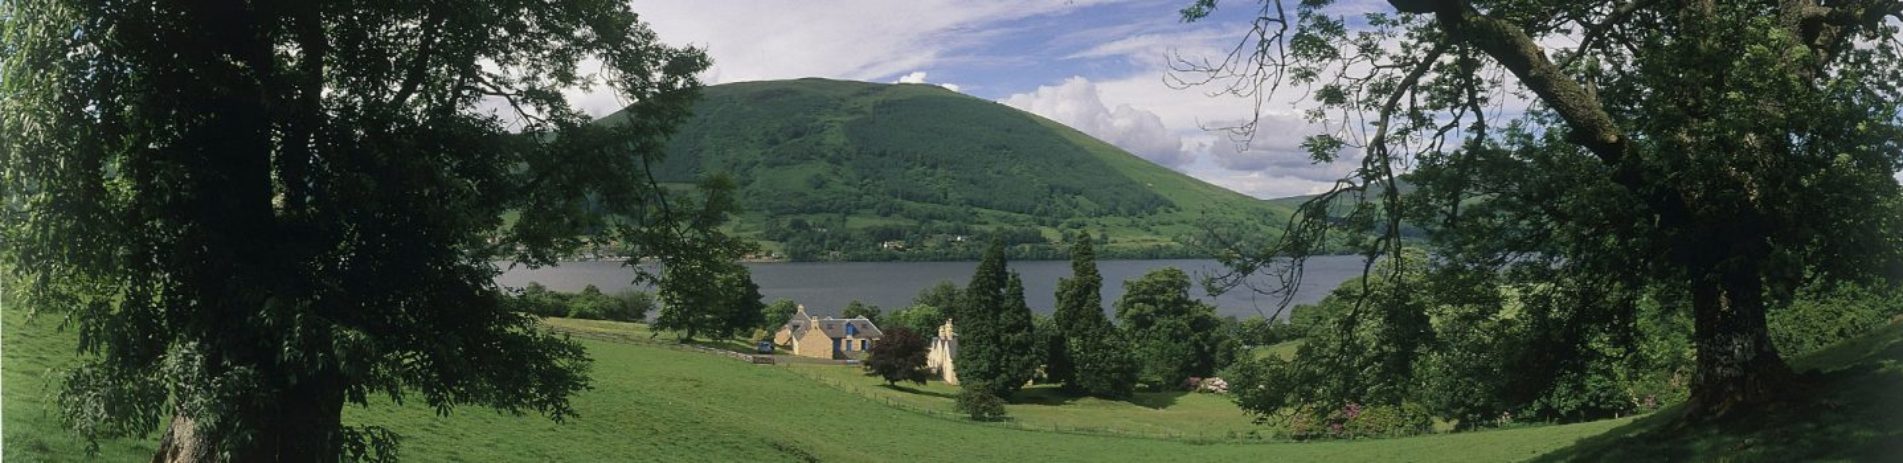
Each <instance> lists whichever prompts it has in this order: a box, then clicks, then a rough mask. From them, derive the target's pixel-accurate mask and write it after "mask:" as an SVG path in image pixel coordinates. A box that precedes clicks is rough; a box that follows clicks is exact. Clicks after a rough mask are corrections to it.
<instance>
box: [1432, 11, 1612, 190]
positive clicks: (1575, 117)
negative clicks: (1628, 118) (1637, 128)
mask: <svg viewBox="0 0 1903 463" xmlns="http://www.w3.org/2000/svg"><path fill="white" fill-rule="evenodd" d="M1436 3H1437V8H1435V11H1434V15H1435V17H1436V18H1437V19H1439V20H1440V22H1441V28H1442V29H1443V30H1445V31H1446V32H1447V35H1448V36H1449V37H1452V38H1454V39H1455V40H1462V41H1465V42H1467V43H1469V44H1471V45H1473V46H1475V47H1477V48H1479V49H1480V50H1481V51H1483V52H1486V53H1487V55H1488V56H1492V57H1493V59H1494V61H1497V62H1499V63H1500V65H1501V66H1503V67H1505V68H1507V71H1509V72H1512V73H1513V75H1514V76H1515V77H1518V78H1519V79H1520V82H1521V83H1523V84H1525V85H1526V86H1527V88H1528V89H1531V90H1533V93H1534V94H1536V95H1539V97H1540V101H1541V102H1544V103H1546V105H1547V106H1549V107H1551V108H1553V111H1554V112H1555V113H1558V114H1559V117H1560V119H1562V120H1565V121H1566V125H1567V127H1569V128H1571V129H1572V134H1571V135H1572V141H1573V142H1574V143H1578V144H1579V145H1580V146H1583V147H1585V148H1586V149H1587V150H1589V151H1592V153H1593V154H1594V155H1595V156H1598V157H1599V159H1600V160H1601V161H1603V162H1605V163H1606V164H1607V165H1612V166H1617V165H1618V164H1619V163H1620V162H1621V161H1622V160H1623V159H1624V158H1625V155H1626V150H1627V149H1628V148H1629V147H1628V141H1627V140H1626V137H1625V133H1624V132H1623V131H1621V130H1620V129H1619V126H1618V125H1617V124H1615V123H1614V122H1613V121H1612V116H1611V115H1610V114H1608V113H1606V110H1605V107H1604V106H1603V105H1602V104H1601V103H1600V102H1599V99H1598V98H1596V97H1594V96H1593V95H1592V94H1591V93H1589V92H1587V91H1586V89H1585V87H1584V86H1582V85H1580V84H1579V82H1577V81H1574V80H1573V79H1572V78H1571V77H1568V76H1566V74H1565V72H1564V71H1563V70H1562V69H1561V68H1560V67H1559V66H1557V65H1555V64H1553V62H1552V60H1549V59H1547V58H1546V52H1545V51H1544V50H1541V49H1540V46H1539V45H1538V44H1537V43H1534V42H1533V38H1532V37H1529V36H1527V35H1526V31H1522V30H1520V28H1519V27H1516V26H1514V25H1513V24H1512V23H1510V22H1507V21H1505V20H1501V19H1498V18H1493V17H1489V16H1487V15H1484V14H1481V13H1480V12H1478V11H1475V10H1474V9H1473V8H1472V7H1471V6H1468V5H1466V4H1465V3H1464V2H1460V1H1454V0H1441V1H1439V2H1436ZM1397 7H1398V5H1397Z"/></svg>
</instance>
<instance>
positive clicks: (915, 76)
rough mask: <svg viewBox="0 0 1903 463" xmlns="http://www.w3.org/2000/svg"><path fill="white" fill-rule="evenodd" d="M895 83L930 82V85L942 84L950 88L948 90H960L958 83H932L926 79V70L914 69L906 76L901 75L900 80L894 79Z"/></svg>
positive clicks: (941, 85)
mask: <svg viewBox="0 0 1903 463" xmlns="http://www.w3.org/2000/svg"><path fill="white" fill-rule="evenodd" d="M893 83H896V84H929V85H937V86H940V87H945V88H946V89H948V90H951V91H954V92H956V91H958V84H946V83H931V82H927V81H926V80H925V71H912V73H911V74H906V75H904V76H900V77H899V80H897V81H893Z"/></svg>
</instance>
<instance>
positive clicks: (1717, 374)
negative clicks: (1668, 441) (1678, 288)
mask: <svg viewBox="0 0 1903 463" xmlns="http://www.w3.org/2000/svg"><path fill="white" fill-rule="evenodd" d="M1692 310H1693V312H1694V316H1695V317H1696V326H1695V328H1694V330H1695V331H1694V333H1693V336H1694V342H1695V344H1696V346H1697V349H1698V371H1697V374H1696V376H1695V377H1694V379H1693V382H1692V394H1691V403H1690V404H1688V405H1689V406H1688V407H1687V414H1686V416H1688V417H1691V418H1694V419H1708V418H1718V417H1722V416H1724V415H1726V414H1728V413H1729V412H1731V411H1733V410H1735V409H1737V408H1738V407H1739V406H1744V405H1754V404H1759V403H1763V402H1766V401H1769V400H1772V399H1775V398H1777V395H1778V393H1780V392H1783V391H1784V390H1785V389H1786V388H1788V387H1789V386H1790V385H1791V384H1792V383H1793V375H1792V374H1791V369H1790V367H1789V366H1787V365H1785V363H1784V359H1783V358H1782V357H1779V356H1778V354H1777V349H1776V347H1775V346H1772V345H1771V335H1770V331H1769V329H1768V326H1767V325H1766V324H1765V306H1764V283H1763V279H1762V277H1760V276H1759V275H1758V273H1757V272H1756V271H1755V270H1754V269H1737V268H1733V269H1730V270H1726V271H1723V272H1720V274H1719V275H1712V276H1705V277H1694V280H1693V281H1692Z"/></svg>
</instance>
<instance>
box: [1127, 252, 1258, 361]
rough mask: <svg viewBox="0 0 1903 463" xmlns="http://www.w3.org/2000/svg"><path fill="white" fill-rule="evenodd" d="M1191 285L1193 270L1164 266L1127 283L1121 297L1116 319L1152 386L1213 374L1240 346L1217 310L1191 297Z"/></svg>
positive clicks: (1230, 359) (1234, 357)
mask: <svg viewBox="0 0 1903 463" xmlns="http://www.w3.org/2000/svg"><path fill="white" fill-rule="evenodd" d="M1189 285H1190V283H1189V274H1187V273H1184V272H1183V271H1182V270H1181V269H1177V268H1175V267H1166V268H1162V269H1157V270H1153V271H1150V273H1147V274H1144V275H1143V277H1141V278H1138V279H1136V280H1131V281H1126V282H1124V293H1123V297H1122V298H1120V299H1118V300H1117V304H1116V308H1117V318H1118V319H1119V320H1121V321H1122V323H1121V327H1122V329H1123V331H1124V333H1125V335H1126V336H1127V338H1126V339H1129V340H1130V342H1131V344H1133V345H1134V346H1135V352H1134V355H1135V357H1136V359H1137V362H1138V364H1139V365H1141V367H1140V371H1141V373H1140V375H1139V376H1140V378H1141V382H1142V383H1144V384H1146V385H1149V386H1150V387H1152V388H1171V387H1176V386H1177V385H1180V384H1182V383H1183V381H1184V380H1187V379H1189V377H1191V376H1198V377H1205V376H1211V375H1214V374H1215V372H1216V371H1217V370H1220V369H1222V368H1224V367H1226V366H1228V365H1229V363H1230V362H1233V361H1234V360H1235V359H1236V357H1237V355H1238V353H1239V352H1240V350H1241V345H1240V344H1239V343H1237V341H1236V340H1235V339H1234V338H1231V337H1230V336H1229V334H1230V333H1229V331H1228V330H1225V329H1223V321H1222V319H1220V318H1217V317H1216V309H1215V308H1214V307H1211V306H1210V305H1209V304H1205V303H1203V302H1201V301H1197V300H1195V299H1192V298H1190V296H1189Z"/></svg>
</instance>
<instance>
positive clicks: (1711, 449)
mask: <svg viewBox="0 0 1903 463" xmlns="http://www.w3.org/2000/svg"><path fill="white" fill-rule="evenodd" d="M4 319H5V320H4V321H5V325H4V329H5V331H4V334H3V336H4V354H5V359H4V364H0V368H3V369H4V375H5V377H4V387H5V391H6V393H5V416H4V420H5V423H4V428H5V442H4V444H5V445H4V447H5V455H4V456H5V459H6V461H85V460H87V458H86V456H85V454H84V452H83V450H84V443H83V442H82V441H81V440H79V439H78V438H77V437H74V436H73V435H71V434H69V433H67V432H66V431H64V430H62V429H61V428H59V427H58V424H57V420H56V419H55V415H54V414H53V412H52V410H51V408H50V402H51V394H52V392H53V391H52V390H51V389H49V387H48V385H49V384H50V382H49V379H51V378H52V376H49V375H50V374H51V373H53V372H55V371H57V370H58V369H60V368H62V367H65V366H67V365H71V364H72V363H73V360H74V358H75V357H74V356H73V355H72V354H71V349H72V346H73V341H74V338H73V335H72V334H71V333H70V332H68V331H61V330H59V329H58V320H56V319H54V318H52V317H41V318H37V319H33V320H28V319H27V317H26V315H25V314H23V313H22V312H21V311H18V310H9V311H7V312H6V313H5V315H4ZM549 325H550V326H551V327H553V328H556V329H561V330H563V331H567V332H571V333H575V336H576V338H577V339H579V340H580V342H582V343H583V345H584V346H586V347H587V349H588V350H589V353H590V354H591V355H592V356H593V358H594V360H595V363H594V368H593V377H594V383H593V388H592V389H590V390H588V391H586V392H583V393H581V394H579V395H577V396H576V397H575V398H574V400H575V408H576V409H577V410H579V411H580V412H581V415H580V416H577V417H573V418H571V419H569V420H567V421H566V422H563V423H555V422H552V421H550V420H548V419H546V418H543V417H540V416H533V415H527V416H516V415H509V414H502V413H497V412H494V411H491V410H487V409H481V408H461V409H456V410H454V411H453V412H451V413H449V414H447V415H438V414H437V413H435V412H434V411H432V410H431V409H429V408H428V407H426V406H424V405H423V404H420V403H415V402H410V403H405V404H391V403H387V402H384V401H376V402H374V403H373V406H372V407H368V408H363V407H348V408H346V410H345V417H344V418H345V421H346V422H347V423H350V424H355V425H377V426H385V427H389V428H391V429H394V430H396V431H398V432H399V433H400V434H402V436H403V440H402V449H401V452H402V453H401V456H402V457H403V458H404V459H405V460H407V461H1106V460H1117V461H1190V460H1195V459H1205V458H1213V459H1221V460H1238V459H1247V460H1258V461H1260V460H1295V461H1315V460H1329V461H1341V460H1352V461H1515V460H1528V459H1536V458H1546V459H1567V458H1581V459H1587V460H1602V459H1639V460H1644V459H1646V458H1639V457H1641V456H1646V455H1656V456H1653V457H1652V458H1654V459H1668V460H1679V459H1683V457H1688V456H1690V455H1698V456H1699V457H1701V458H1706V457H1709V458H1715V459H1724V458H1728V457H1742V458H1744V459H1751V460H1756V459H1778V460H1783V459H1791V458H1809V457H1820V456H1821V457H1837V458H1853V459H1862V458H1866V457H1871V456H1877V455H1885V453H1883V452H1886V451H1894V450H1898V447H1897V442H1899V440H1900V438H1903V433H1899V430H1903V425H1900V423H1899V418H1897V417H1895V413H1893V412H1894V411H1895V410H1899V409H1903V408H1898V407H1896V405H1897V404H1898V401H1897V400H1896V397H1895V396H1896V395H1897V394H1896V393H1895V391H1898V390H1903V366H1899V360H1900V359H1903V342H1899V340H1903V327H1898V326H1896V325H1894V324H1892V326H1889V327H1887V328H1885V329H1883V330H1880V331H1879V332H1878V333H1875V334H1873V335H1871V336H1866V337H1863V338H1859V339H1857V340H1855V341H1853V342H1851V343H1846V344H1844V345H1840V346H1838V347H1837V348H1833V349H1831V350H1827V351H1825V352H1822V353H1820V354H1818V355H1815V356H1812V357H1809V358H1806V359H1804V360H1803V361H1802V362H1801V363H1799V365H1801V366H1808V367H1811V368H1820V369H1822V371H1824V373H1818V374H1819V375H1822V376H1823V377H1826V378H1828V379H1829V380H1828V381H1824V382H1821V383H1820V386H1819V387H1821V388H1824V390H1820V391H1819V392H1818V393H1817V394H1814V395H1813V396H1814V398H1813V399H1806V400H1807V402H1805V403H1804V404H1799V405H1794V406H1793V408H1790V409H1788V410H1787V411H1785V412H1782V413H1770V414H1768V415H1766V416H1761V417H1754V418H1758V419H1759V421H1762V422H1760V423H1757V424H1753V425H1750V426H1745V427H1739V426H1731V425H1727V426H1724V427H1720V426H1714V427H1711V428H1710V429H1704V428H1692V429H1689V430H1686V429H1665V424H1664V423H1666V422H1668V421H1669V420H1666V419H1665V418H1666V414H1667V413H1670V412H1669V411H1667V412H1661V413H1660V414H1655V415H1653V416H1650V417H1643V418H1640V419H1638V420H1633V419H1620V420H1608V421H1600V422H1591V423H1581V424H1572V425H1556V426H1531V427H1523V428H1516V429H1506V430H1497V431H1483V432H1467V433H1454V434H1437V435H1428V436H1420V437H1409V438H1397V439H1367V440H1351V441H1327V442H1306V443H1298V442H1259V441H1252V439H1256V437H1251V436H1249V431H1252V430H1266V429H1267V428H1263V427H1259V426H1256V425H1252V424H1250V423H1249V422H1248V419H1247V418H1246V417H1245V416H1243V415H1242V414H1241V413H1240V412H1239V411H1237V409H1236V408H1235V406H1234V405H1232V404H1229V403H1228V402H1227V401H1226V400H1225V399H1223V398H1222V397H1220V396H1214V395H1206V394H1187V393H1150V394H1144V395H1141V396H1139V397H1138V398H1137V399H1135V400H1132V401H1130V402H1112V401H1101V400H1096V399H1059V398H1058V396H1057V395H1055V394H1052V393H1051V391H1048V390H1045V389H1043V388H1038V387H1033V388H1030V389H1028V390H1027V392H1026V393H1025V395H1024V396H1023V397H1021V398H1020V400H1019V403H1014V404H1012V405H1011V406H1010V407H1009V411H1010V413H1011V415H1012V416H1013V420H1012V421H1008V422H1004V423H995V424H980V423H974V422H970V421H965V420H962V419H960V418H957V417H955V416H954V415H953V413H952V410H951V399H950V398H949V396H950V394H951V392H953V390H954V389H953V388H951V387H948V386H945V385H943V384H939V383H936V382H934V383H929V384H927V385H925V386H922V387H910V386H907V387H900V388H888V387H886V386H884V385H882V383H880V382H879V381H878V380H876V379H873V378H869V377H865V376H863V375H860V374H859V373H858V372H857V371H856V370H854V369H853V367H847V366H837V365H824V364H791V365H776V366H764V365H752V364H748V363H745V362H741V361H738V360H734V359H732V358H728V357H723V356H718V355H712V354H709V353H706V352H702V351H699V350H694V349H689V348H683V347H681V346H678V345H674V344H672V341H673V337H672V336H671V335H669V334H662V335H661V336H658V337H656V336H651V335H652V333H650V332H648V331H647V330H646V328H645V326H642V325H635V324H622V323H614V322H597V321H577V320H561V319H553V320H550V323H549ZM1798 406H1804V407H1826V408H1825V409H1826V410H1827V411H1826V412H1824V413H1805V412H1802V410H1808V409H1810V408H1805V409H1799V408H1795V407H1798ZM1882 407H1888V408H1882ZM1772 420H1774V421H1772ZM154 429H155V431H156V429H157V423H154ZM154 439H156V432H155V433H154V434H153V435H152V436H147V438H145V439H120V440H110V441H105V442H101V449H100V450H101V454H100V456H99V460H101V461H143V460H147V459H149V458H150V456H151V452H152V451H153V449H154V448H155V442H154ZM1576 443H1578V444H1579V445H1577V446H1575V444H1576ZM1896 454H1897V453H1889V455H1896Z"/></svg>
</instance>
